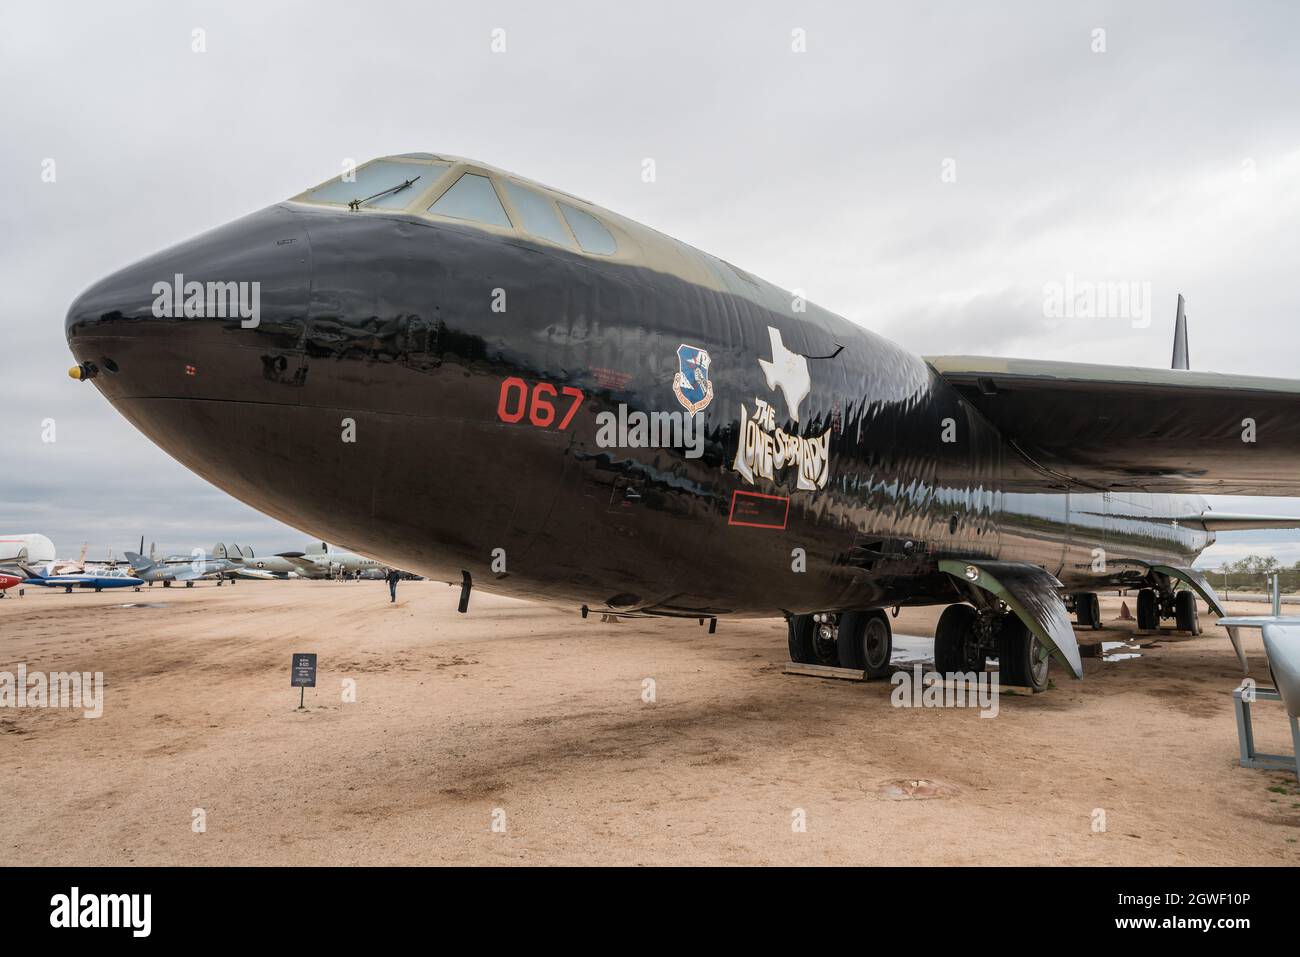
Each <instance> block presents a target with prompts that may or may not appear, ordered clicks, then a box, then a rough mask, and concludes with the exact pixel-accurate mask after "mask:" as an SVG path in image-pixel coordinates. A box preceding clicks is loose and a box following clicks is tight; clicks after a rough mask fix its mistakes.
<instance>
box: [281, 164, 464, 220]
mask: <svg viewBox="0 0 1300 957" xmlns="http://www.w3.org/2000/svg"><path fill="white" fill-rule="evenodd" d="M447 166H448V164H446V163H401V162H397V161H395V160H375V161H374V162H373V163H367V164H366V165H365V166H362V167H361V168H360V169H357V170H355V171H354V172H353V173H352V178H350V179H349V178H348V174H346V173H345V174H343V175H342V176H339V177H338V178H336V179H332V180H330V181H329V182H328V183H326V184H325V185H324V186H318V187H316V188H315V189H313V190H312V191H311V192H309V193H308V194H307V195H306V196H304V197H303V199H304V200H306V201H307V202H309V203H337V204H338V205H340V206H347V205H349V204H351V203H353V202H354V201H356V200H365V202H362V203H359V204H358V206H364V207H366V208H368V209H376V208H378V209H403V208H405V207H406V206H408V205H409V204H410V202H411V200H413V199H415V197H416V196H417V195H418V194H420V193H423V192H424V191H425V190H426V189H427V188H428V187H430V186H432V185H433V184H434V183H435V182H437V181H438V177H440V176H441V175H442V174H443V173H445V172H446V171H447ZM417 176H418V177H419V179H416V177H417ZM408 180H415V182H414V183H412V184H411V185H410V186H409V187H407V188H406V189H397V188H396V187H398V186H401V185H402V184H403V183H405V182H406V181H408ZM376 193H378V194H380V195H378V196H376V195H375V194H376ZM368 197H370V198H368Z"/></svg>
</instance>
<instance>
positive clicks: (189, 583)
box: [185, 582, 194, 588]
mask: <svg viewBox="0 0 1300 957" xmlns="http://www.w3.org/2000/svg"><path fill="white" fill-rule="evenodd" d="M185 587H186V588H193V587H194V582H186V583H185Z"/></svg>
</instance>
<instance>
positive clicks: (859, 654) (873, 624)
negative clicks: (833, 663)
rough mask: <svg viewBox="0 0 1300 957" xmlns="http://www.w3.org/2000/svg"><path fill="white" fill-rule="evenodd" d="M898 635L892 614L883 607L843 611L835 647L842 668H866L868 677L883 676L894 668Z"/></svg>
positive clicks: (856, 669) (863, 669)
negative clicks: (892, 661) (888, 613)
mask: <svg viewBox="0 0 1300 957" xmlns="http://www.w3.org/2000/svg"><path fill="white" fill-rule="evenodd" d="M893 650H894V635H893V632H892V631H891V629H890V627H889V618H888V617H887V616H886V615H885V613H884V612H882V611H880V610H879V609H873V610H871V611H850V612H845V613H844V614H843V615H840V629H839V634H838V635H837V636H836V639H835V651H836V654H837V655H838V656H839V664H840V667H841V668H852V669H853V670H855V671H865V672H866V674H867V677H868V678H883V677H884V676H885V675H887V674H889V672H890V671H891V670H892V669H891V668H890V666H889V659H890V656H891V655H892V654H893Z"/></svg>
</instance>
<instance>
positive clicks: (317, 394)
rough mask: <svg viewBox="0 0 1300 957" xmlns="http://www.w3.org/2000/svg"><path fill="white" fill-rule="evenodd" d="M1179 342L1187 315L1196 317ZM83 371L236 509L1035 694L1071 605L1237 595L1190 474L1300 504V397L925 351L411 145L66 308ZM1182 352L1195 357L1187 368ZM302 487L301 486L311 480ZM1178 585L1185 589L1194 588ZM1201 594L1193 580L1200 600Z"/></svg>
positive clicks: (1153, 375) (516, 182)
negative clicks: (924, 664) (1209, 551)
mask: <svg viewBox="0 0 1300 957" xmlns="http://www.w3.org/2000/svg"><path fill="white" fill-rule="evenodd" d="M1181 328H1182V326H1181V323H1180V329H1181ZM66 331H67V337H68V342H69V344H70V346H71V349H72V351H73V353H74V355H75V357H76V359H77V362H78V365H77V367H76V368H75V369H73V370H72V373H71V374H72V375H73V376H74V377H75V378H79V379H82V380H90V381H93V382H94V383H95V385H96V386H97V387H98V388H99V389H100V391H101V392H102V393H103V394H104V395H105V396H106V397H107V398H108V399H109V401H111V402H112V403H113V404H114V405H115V406H116V407H117V408H118V410H119V411H121V412H122V414H123V415H125V416H126V417H127V418H128V419H129V420H130V421H131V422H132V423H133V424H134V425H135V426H136V427H137V428H139V429H140V430H141V431H143V432H144V433H145V434H146V435H148V436H149V437H150V438H151V439H153V441H155V442H156V443H157V444H158V445H160V446H161V447H162V448H163V449H165V450H166V451H167V452H168V453H170V454H171V455H172V456H174V457H175V458H176V459H178V460H179V461H181V462H182V463H184V464H185V465H187V466H188V467H190V468H191V469H193V470H194V471H196V472H198V473H199V474H200V475H202V476H203V477H204V478H206V479H207V480H208V481H210V482H213V483H214V484H216V485H218V486H220V487H221V488H223V489H225V490H226V491H228V492H230V493H231V494H233V495H235V496H236V497H238V498H239V499H241V500H243V501H245V502H247V503H249V504H250V505H253V506H254V507H256V508H258V509H261V510H262V511H263V512H266V513H268V514H270V515H272V516H274V517H276V518H278V519H280V520H281V521H283V522H286V523H288V524H290V525H292V526H295V527H298V528H305V529H311V530H312V531H313V532H314V533H315V534H317V535H319V536H320V537H322V538H325V539H328V540H329V541H331V542H340V543H343V544H344V545H345V547H348V548H352V549H356V550H357V551H360V552H362V553H364V554H367V555H373V556H375V557H376V558H378V559H379V560H381V561H383V562H384V563H386V564H388V565H392V566H394V567H398V568H405V569H409V570H411V571H415V572H419V573H421V574H424V575H426V576H428V577H431V578H438V579H442V580H446V581H452V582H461V583H462V602H461V607H462V610H463V609H464V607H465V604H466V602H467V600H468V596H469V589H470V587H471V585H472V584H473V583H482V584H484V585H485V587H488V588H490V589H492V590H495V591H500V592H504V593H507V594H512V595H517V596H521V597H526V598H536V599H545V600H550V601H562V602H569V603H572V604H573V605H575V606H582V608H583V611H584V613H586V611H587V610H588V609H591V610H598V611H600V612H602V613H605V614H616V615H669V616H681V617H684V618H700V619H705V618H708V619H714V618H717V617H721V616H729V615H730V616H750V617H756V616H775V615H784V616H785V617H786V620H787V622H788V629H789V641H790V651H791V655H792V656H793V657H794V658H795V660H798V661H807V662H824V663H838V664H843V665H847V666H850V667H854V668H861V669H865V670H867V671H870V672H872V673H883V672H884V671H885V670H886V669H887V668H888V665H889V658H890V644H891V636H890V629H889V618H888V615H887V613H886V611H885V609H888V608H890V607H891V606H896V605H924V604H947V605H949V606H950V607H948V608H947V609H946V610H945V611H944V613H943V615H942V617H941V620H940V623H939V627H938V633H937V635H936V639H935V664H936V667H937V668H938V669H939V670H941V671H953V670H959V671H967V670H972V669H982V668H984V667H985V666H986V665H987V661H988V659H989V658H997V659H998V661H999V668H1000V671H1001V672H1002V680H1003V682H1004V683H1013V684H1028V685H1033V686H1036V687H1039V688H1042V687H1045V685H1046V683H1047V673H1048V665H1049V660H1050V658H1051V657H1055V658H1056V659H1058V660H1059V662H1060V663H1061V664H1062V665H1064V666H1065V667H1066V668H1067V669H1068V671H1069V672H1070V673H1071V674H1073V675H1075V676H1082V664H1081V661H1080V656H1079V651H1078V647H1077V644H1076V642H1075V637H1074V634H1073V631H1072V629H1071V625H1070V622H1069V620H1068V609H1069V608H1070V607H1073V608H1074V610H1075V612H1076V614H1077V616H1078V618H1079V620H1080V622H1081V623H1083V624H1085V625H1087V624H1091V623H1094V622H1095V621H1096V618H1097V614H1098V612H1097V602H1096V597H1095V592H1096V591H1097V590H1098V589H1102V588H1120V587H1123V588H1132V589H1139V592H1138V602H1137V605H1138V619H1139V625H1140V626H1142V627H1153V626H1155V625H1157V624H1158V623H1159V621H1160V620H1161V619H1164V618H1176V619H1177V620H1178V622H1179V623H1180V624H1181V625H1183V626H1184V627H1187V628H1192V629H1194V628H1195V627H1196V603H1195V595H1196V594H1199V595H1200V596H1201V597H1202V598H1203V599H1204V600H1205V601H1206V602H1207V603H1208V604H1209V606H1210V607H1211V608H1212V609H1213V610H1214V611H1215V612H1216V613H1218V614H1222V609H1221V608H1220V606H1219V604H1218V600H1217V598H1216V597H1215V595H1214V593H1213V591H1212V590H1211V588H1210V586H1209V584H1208V583H1207V582H1206V581H1205V579H1204V578H1203V577H1202V576H1201V575H1199V574H1198V573H1196V572H1195V571H1193V570H1192V567H1191V566H1192V562H1193V560H1194V559H1195V558H1196V556H1197V555H1198V554H1199V553H1200V552H1201V551H1202V550H1203V549H1204V548H1205V547H1206V546H1207V545H1208V544H1209V543H1210V542H1211V541H1213V539H1214V532H1215V530H1216V529H1220V528H1234V527H1270V526H1282V525H1286V526H1290V525H1294V524H1296V520H1295V519H1289V518H1277V517H1272V516H1234V515H1223V514H1219V513H1216V512H1213V511H1210V510H1208V509H1207V508H1206V505H1205V503H1204V502H1203V500H1201V499H1200V498H1198V497H1197V493H1229V494H1231V493H1239V494H1253V495H1272V494H1279V495H1293V494H1297V493H1300V472H1298V471H1297V469H1296V465H1297V463H1298V462H1300V414H1297V413H1300V384H1297V383H1296V382H1292V381H1287V380H1278V379H1264V378H1250V377H1243V376H1228V375H1216V374H1211V373H1204V372H1192V371H1187V369H1186V365H1187V363H1186V361H1185V357H1186V339H1185V335H1184V336H1183V337H1181V338H1180V339H1179V343H1178V346H1176V350H1175V353H1176V359H1175V365H1176V366H1182V368H1175V369H1172V370H1154V369H1138V368H1123V367H1109V366H1096V365H1082V364H1076V363H1062V362H1041V361H1032V360H1019V359H989V358H972V357H963V356H945V357H932V358H922V357H920V356H916V355H912V354H910V353H908V352H907V351H905V350H904V349H902V348H900V347H899V346H897V345H895V344H894V343H892V342H889V341H888V340H886V339H884V338H882V337H881V336H879V335H877V334H875V333H873V332H871V331H870V330H868V329H864V328H862V327H860V326H858V325H855V324H853V323H851V322H848V321H846V320H844V319H842V318H840V317H838V316H836V315H833V314H831V313H829V312H827V311H826V310H824V309H821V308H818V307H817V306H814V305H812V304H811V303H806V302H805V301H803V300H802V299H801V298H800V297H797V296H794V295H792V294H790V293H787V292H785V291H783V290H781V289H778V288H777V287H775V286H773V285H771V284H770V283H767V282H764V281H763V280H761V279H759V278H757V277H756V276H753V275H751V274H749V273H747V272H745V271H744V270H741V269H738V268H736V267H734V266H732V265H731V264H730V263H728V262H726V261H724V260H721V259H717V258H715V257H713V256H710V255H708V254H706V253H703V252H700V251H699V250H697V249H694V248H693V247H691V246H688V245H686V244H684V243H681V242H678V241H676V240H674V239H671V238H669V237H668V236H665V235H663V234H662V233H659V232H656V231H655V230H652V229H649V228H647V227H645V226H641V225H639V224H637V223H634V222H631V221H629V220H627V219H625V218H623V217H621V216H617V215H615V214H613V213H611V212H609V211H607V210H605V209H602V208H600V207H598V206H595V205H593V204H591V203H588V202H585V201H583V200H580V199H577V198H575V197H573V196H571V195H569V194H567V193H563V192H560V191H558V190H554V189H550V188H548V187H546V186H542V185H540V184H537V183H534V182H530V181H528V180H525V179H522V178H520V177H518V176H514V175H511V174H508V173H504V172H502V171H500V170H497V169H493V168H492V167H489V166H485V165H483V164H481V163H476V162H472V161H468V160H463V159H456V158H453V157H444V156H437V155H433V154H428V153H413V154H406V155H401V156H390V157H385V158H382V159H378V160H374V161H372V162H370V163H368V164H366V165H364V166H362V167H361V168H359V169H357V170H356V171H355V174H354V175H351V176H348V175H345V176H343V177H339V178H337V179H334V180H331V181H329V182H327V183H325V184H323V185H321V186H318V187H315V188H313V189H308V190H307V191H305V192H303V193H301V194H300V195H298V196H295V197H293V198H292V199H291V200H287V201H285V202H282V203H277V204H275V205H273V206H271V207H269V208H267V209H264V210H262V211H261V212H257V213H253V214H252V215H249V216H246V217H244V218H242V219H239V220H236V221H234V222H232V223H230V224H228V225H225V226H222V227H220V228H218V229H214V230H212V231H210V232H207V233H204V234H202V235H200V236H198V237H196V238H194V239H192V240H189V241H187V242H184V243H182V244H180V245H178V246H175V247H173V248H170V249H168V250H165V251H163V252H160V253H158V254H156V255H153V256H150V257H149V258H147V259H145V260H143V261H142V262H139V263H136V264H135V265H132V266H129V267H127V268H125V269H123V270H122V271H120V272H118V273H115V274H113V275H111V276H109V277H108V278H106V279H104V280H102V281H101V282H98V283H96V284H95V285H94V286H93V287H91V288H90V289H89V290H87V291H86V292H85V293H84V294H82V295H81V296H80V297H79V298H78V299H77V300H76V301H75V302H74V303H73V305H72V306H71V308H70V310H69V312H68V316H67V326H66ZM1179 356H1181V361H1180V359H1179ZM304 476H310V480H309V481H308V482H306V483H305V482H304V481H303V477H304ZM1180 583H1181V586H1186V587H1185V588H1184V587H1180ZM1188 589H1190V590H1188Z"/></svg>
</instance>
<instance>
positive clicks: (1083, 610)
mask: <svg viewBox="0 0 1300 957" xmlns="http://www.w3.org/2000/svg"><path fill="white" fill-rule="evenodd" d="M1074 620H1075V621H1076V622H1078V625H1079V627H1080V628H1091V629H1092V630H1093V631H1098V630H1099V629H1100V628H1101V601H1100V599H1098V598H1097V593H1096V592H1090V591H1083V592H1079V593H1078V594H1077V595H1075V596H1074Z"/></svg>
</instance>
